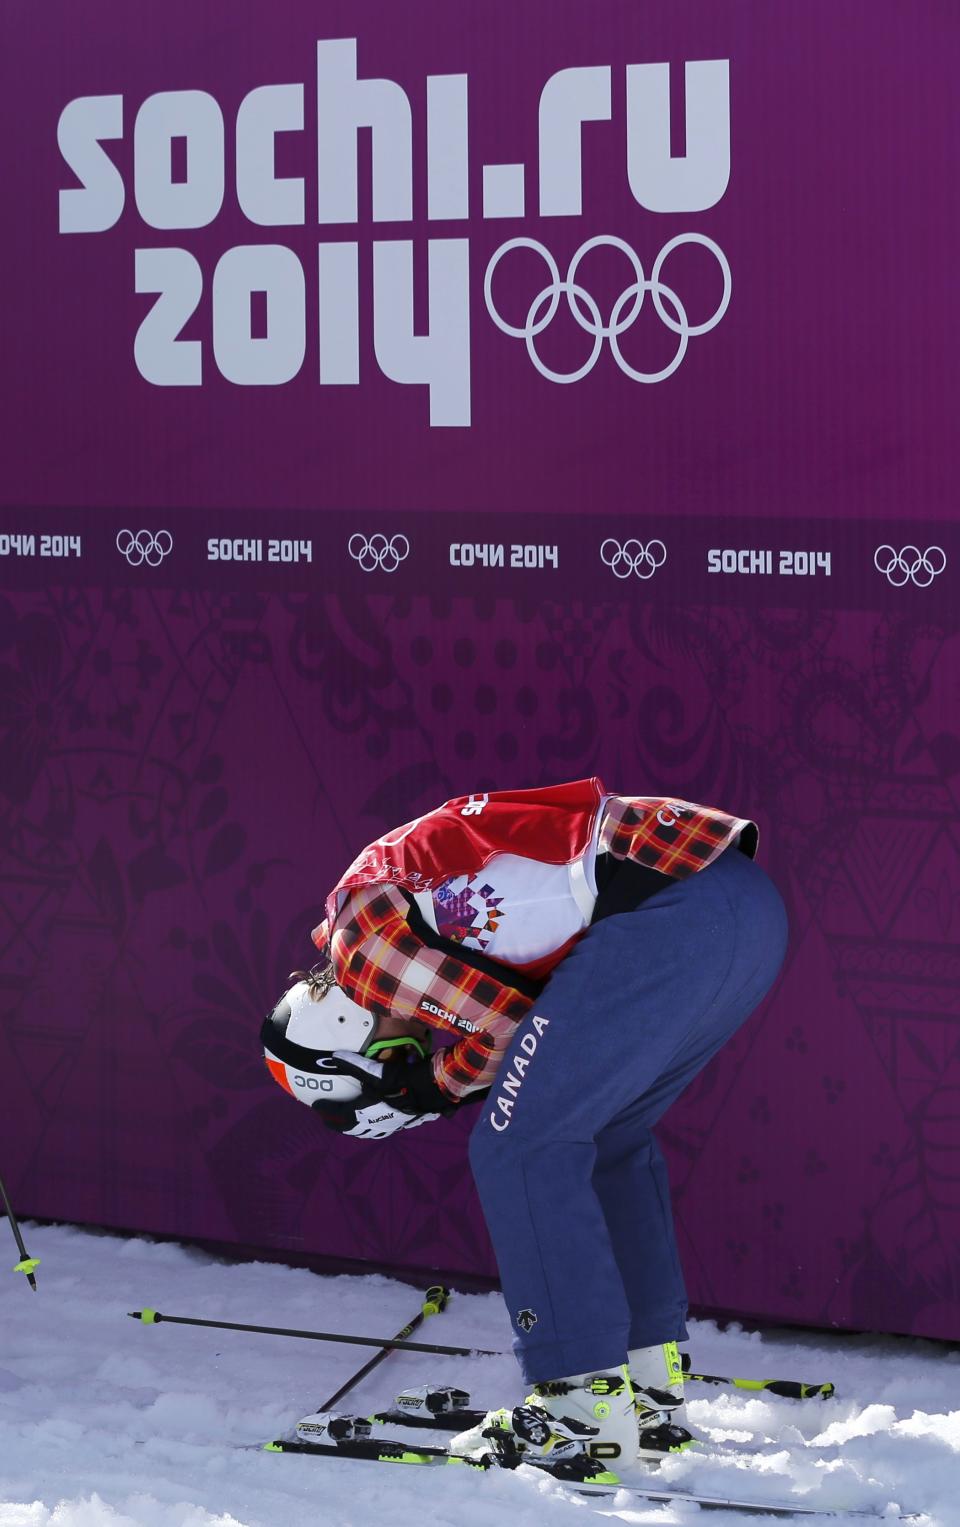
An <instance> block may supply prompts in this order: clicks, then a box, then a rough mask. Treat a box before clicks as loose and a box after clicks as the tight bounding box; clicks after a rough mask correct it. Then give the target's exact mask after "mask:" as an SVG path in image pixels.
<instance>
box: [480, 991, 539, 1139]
mask: <svg viewBox="0 0 960 1527" xmlns="http://www.w3.org/2000/svg"><path fill="white" fill-rule="evenodd" d="M531 1022H532V1023H533V1031H532V1032H529V1033H526V1034H524V1036H523V1038H522V1039H521V1041H520V1048H521V1050H522V1051H523V1052H524V1053H523V1055H515V1056H514V1058H513V1061H512V1063H511V1066H510V1070H509V1071H508V1072H507V1074H506V1076H505V1077H504V1079H503V1081H502V1082H501V1083H500V1091H499V1092H498V1093H497V1097H496V1102H495V1104H494V1109H495V1111H494V1112H493V1113H491V1115H490V1123H491V1125H492V1127H493V1128H494V1129H495V1130H496V1131H497V1134H498V1135H502V1134H503V1131H504V1130H505V1129H509V1128H510V1120H511V1118H512V1117H513V1105H514V1103H515V1102H516V1100H517V1096H518V1094H519V1092H520V1088H521V1087H522V1086H523V1078H524V1076H525V1075H526V1073H527V1067H528V1066H529V1065H530V1062H531V1061H532V1060H533V1057H534V1056H535V1055H536V1053H537V1044H538V1041H539V1040H540V1038H541V1036H542V1034H543V1031H544V1029H545V1028H547V1027H548V1025H549V1023H550V1019H549V1018H540V1017H538V1016H537V1014H536V1013H535V1014H534V1015H533V1018H532V1020H531ZM497 1114H500V1115H501V1116H502V1117H501V1118H499V1119H498V1117H497Z"/></svg>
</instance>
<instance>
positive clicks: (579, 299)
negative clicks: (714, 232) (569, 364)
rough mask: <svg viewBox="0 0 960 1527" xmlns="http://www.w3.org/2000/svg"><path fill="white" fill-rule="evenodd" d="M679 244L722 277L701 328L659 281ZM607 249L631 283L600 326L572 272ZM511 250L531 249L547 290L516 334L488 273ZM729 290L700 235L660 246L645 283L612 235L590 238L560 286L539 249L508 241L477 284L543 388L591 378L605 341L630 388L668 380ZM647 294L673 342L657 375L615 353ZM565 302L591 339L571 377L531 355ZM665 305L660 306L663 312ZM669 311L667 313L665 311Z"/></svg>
mask: <svg viewBox="0 0 960 1527" xmlns="http://www.w3.org/2000/svg"><path fill="white" fill-rule="evenodd" d="M684 244H702V245H703V247H704V249H709V251H710V253H711V254H712V255H713V256H714V258H715V259H716V261H717V263H718V265H719V266H720V271H721V274H722V276H723V295H722V296H721V298H720V302H719V304H718V306H717V309H716V311H715V312H714V313H713V314H712V315H711V317H709V318H708V319H706V320H705V322H704V323H697V324H692V323H691V322H690V320H689V318H688V317H687V311H686V308H685V307H684V305H683V303H682V302H681V300H680V297H679V296H678V294H677V293H676V292H675V291H674V290H673V288H672V287H669V286H667V285H666V283H665V282H664V281H663V280H662V273H663V267H664V265H665V264H666V262H667V259H668V258H669V256H670V255H671V254H672V253H673V251H674V250H675V249H679V248H680V247H681V246H682V245H684ZM603 246H607V247H609V248H611V249H619V250H621V251H622V253H623V254H625V255H626V257H627V259H628V261H629V262H630V266H631V269H632V272H633V278H634V279H633V280H632V281H631V282H630V284H629V286H626V287H625V288H624V289H623V291H622V292H621V293H620V296H619V297H618V298H617V300H616V302H615V303H614V304H613V308H612V310H611V313H610V317H609V319H608V320H607V322H606V323H604V321H603V317H602V314H601V312H600V309H599V307H598V306H597V303H596V302H595V300H594V298H593V297H592V296H591V295H590V293H589V292H588V291H587V289H586V288H585V287H583V286H580V285H579V284H578V282H577V272H578V270H579V269H580V262H581V261H582V260H583V258H584V256H585V255H586V254H588V253H589V252H590V250H591V249H599V248H601V247H603ZM512 249H532V250H534V251H535V252H536V253H537V254H539V255H540V256H541V258H542V259H543V261H544V263H545V264H546V267H547V271H548V272H549V276H550V284H549V286H545V287H544V288H543V290H542V291H540V292H538V293H537V295H536V296H535V297H534V299H533V301H532V302H531V303H530V306H529V308H528V309H527V316H526V321H525V323H524V325H523V327H522V328H518V327H517V326H515V325H514V324H510V323H507V321H506V319H505V318H503V317H502V316H501V314H500V313H499V312H498V310H497V307H496V304H495V303H494V300H493V273H494V271H495V270H496V268H497V266H498V265H499V263H500V261H501V260H502V259H503V257H504V255H505V254H509V253H510V251H511V250H512ZM732 287H733V278H732V276H731V274H730V266H729V264H728V263H727V257H726V255H725V254H724V252H723V250H722V249H721V248H720V247H719V245H718V244H715V243H714V242H713V240H712V239H708V238H707V237H706V235H705V234H702V233H678V234H677V236H676V238H672V239H670V240H668V242H667V243H666V244H664V246H663V248H662V249H661V251H660V253H659V254H658V255H657V258H656V259H655V261H654V262H653V269H652V271H651V272H650V278H649V280H648V279H647V277H646V275H645V274H644V269H643V266H642V264H641V263H640V259H639V257H638V255H637V254H636V252H635V251H634V250H633V249H632V248H631V247H630V245H629V244H627V243H625V241H624V240H623V239H618V238H615V237H614V236H613V235H612V234H598V235H597V237H596V238H593V239H587V241H586V243H585V244H581V246H580V248H579V249H578V250H577V252H576V254H575V255H574V256H573V258H572V260H571V261H570V264H569V265H568V266H567V273H566V275H565V276H564V278H563V280H562V281H561V279H560V268H559V266H558V265H557V262H556V260H555V259H554V258H553V255H552V254H551V253H550V251H549V249H546V248H545V247H544V245H543V244H538V243H537V241H536V239H527V238H516V239H508V240H507V242H506V243H505V244H502V245H501V246H500V248H499V249H498V250H497V251H496V252H495V254H494V255H493V257H492V258H491V260H490V263H489V265H488V266H487V273H486V276H485V277H484V282H483V296H484V300H485V302H486V304H487V312H488V313H489V314H490V317H491V318H492V319H493V321H494V323H495V324H496V326H497V328H498V329H500V330H501V332H502V333H504V334H508V335H509V336H510V338H511V339H522V340H523V341H524V343H525V344H526V347H527V354H528V355H529V357H530V359H531V361H532V362H533V364H534V366H535V367H536V369H537V370H538V371H539V373H540V375H541V376H543V377H546V379H547V381H549V382H562V383H567V382H579V381H580V379H581V377H585V376H587V375H588V373H589V372H591V371H592V370H593V368H594V366H595V365H596V363H597V359H598V357H599V355H600V351H601V350H602V349H603V342H604V340H607V341H608V342H609V345H610V349H611V351H612V353H613V358H614V360H615V361H616V363H617V365H618V366H619V367H620V370H621V371H622V372H623V373H624V375H625V376H628V377H630V378H631V379H632V380H633V381H634V382H663V381H665V380H666V378H667V377H668V376H672V375H673V373H674V372H675V371H676V369H677V367H678V366H679V365H680V363H681V361H682V360H683V358H684V356H685V355H686V353H687V345H688V344H689V343H690V340H691V339H693V338H694V337H695V336H696V335H699V334H708V333H709V332H710V330H711V329H715V328H716V326H717V324H718V323H719V322H720V320H721V318H722V317H723V315H724V313H725V312H726V311H727V308H728V306H729V303H730V293H731V290H732ZM647 292H649V293H650V296H651V297H652V299H653V306H654V308H655V310H656V313H657V316H658V318H659V319H660V321H661V322H662V323H663V324H665V325H666V327H667V328H668V329H670V330H671V332H672V333H674V334H676V335H677V336H678V344H677V352H676V354H675V355H674V357H673V359H672V360H671V361H670V362H669V363H668V364H667V365H666V366H664V367H663V368H662V370H660V371H638V370H637V369H636V368H635V367H634V366H631V365H630V363H629V362H628V361H627V360H626V359H625V358H624V356H623V353H622V352H621V349H620V336H621V334H623V333H624V331H625V330H627V329H630V328H632V327H633V325H634V323H635V322H636V320H637V319H638V318H639V316H640V312H641V309H642V308H643V304H644V301H645V299H646V295H647ZM561 297H566V299H567V307H568V309H569V311H570V314H571V316H572V317H573V318H574V320H575V321H576V323H577V324H578V325H579V326H580V328H581V329H583V330H584V332H585V333H587V334H590V335H591V336H592V337H593V349H592V350H591V352H590V354H589V355H588V357H587V359H586V360H585V361H584V363H583V365H582V366H580V367H578V368H577V370H575V371H552V370H551V369H550V367H549V366H547V365H546V364H545V363H544V362H543V361H542V360H541V358H540V356H539V354H538V353H537V347H536V338H537V335H538V334H542V333H543V331H544V329H545V328H546V327H547V325H548V324H549V323H552V321H553V319H554V317H555V316H556V313H557V309H558V308H559V306H560V298H561ZM664 304H666V306H664ZM668 308H669V309H670V310H671V311H670V312H668V311H667V309H668Z"/></svg>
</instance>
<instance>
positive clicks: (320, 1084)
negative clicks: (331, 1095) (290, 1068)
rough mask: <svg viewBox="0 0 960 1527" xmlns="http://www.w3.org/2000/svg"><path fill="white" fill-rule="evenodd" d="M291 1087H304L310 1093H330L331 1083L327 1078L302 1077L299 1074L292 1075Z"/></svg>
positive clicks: (297, 1072) (296, 1072) (331, 1089)
mask: <svg viewBox="0 0 960 1527" xmlns="http://www.w3.org/2000/svg"><path fill="white" fill-rule="evenodd" d="M293 1085H294V1086H295V1087H306V1088H307V1089H308V1090H309V1091H310V1092H332V1091H333V1082H332V1081H331V1079H330V1077H329V1076H304V1075H303V1074H302V1073H301V1072H299V1071H295V1072H294V1073H293Z"/></svg>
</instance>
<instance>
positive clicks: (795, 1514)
mask: <svg viewBox="0 0 960 1527" xmlns="http://www.w3.org/2000/svg"><path fill="white" fill-rule="evenodd" d="M344 1419H345V1420H350V1419H356V1418H344ZM264 1451H265V1452H268V1453H298V1454H301V1455H304V1456H307V1457H311V1458H339V1459H342V1460H347V1459H354V1460H363V1461H364V1462H367V1463H391V1464H407V1465H412V1466H423V1467H433V1468H436V1467H444V1466H450V1465H453V1466H456V1467H461V1468H471V1469H476V1470H478V1471H480V1472H481V1473H482V1472H485V1471H486V1470H488V1469H492V1468H503V1469H509V1470H512V1469H515V1468H518V1467H520V1466H521V1464H523V1465H524V1466H527V1467H530V1468H539V1469H540V1470H541V1472H542V1473H545V1474H549V1475H550V1477H551V1478H552V1479H554V1480H555V1481H556V1482H557V1483H558V1484H559V1485H561V1486H562V1487H563V1488H564V1489H566V1490H570V1491H572V1492H574V1493H575V1494H577V1495H583V1496H598V1497H601V1498H609V1497H612V1496H614V1495H617V1494H618V1493H620V1492H625V1493H626V1494H627V1495H628V1496H630V1497H632V1499H634V1500H637V1501H649V1502H651V1503H653V1504H658V1505H670V1504H678V1503H681V1504H687V1505H696V1506H699V1507H700V1508H701V1510H704V1511H739V1512H742V1513H743V1514H744V1515H752V1516H772V1517H778V1518H781V1519H799V1518H808V1519H814V1518H819V1519H820V1520H834V1521H836V1520H842V1521H879V1520H881V1515H880V1513H879V1512H878V1511H869V1510H860V1509H857V1508H855V1507H849V1506H837V1507H832V1508H831V1507H829V1506H804V1505H802V1504H801V1503H800V1502H793V1501H758V1500H743V1499H741V1498H740V1497H738V1496H733V1495H731V1496H718V1495H704V1494H701V1493H700V1492H699V1491H695V1490H679V1489H662V1490H656V1489H653V1488H652V1487H650V1486H648V1485H634V1484H623V1483H621V1482H620V1480H619V1479H618V1478H617V1476H616V1475H609V1474H606V1473H605V1472H604V1473H600V1474H599V1475H597V1476H596V1477H594V1478H592V1479H591V1478H581V1479H577V1478H570V1477H569V1476H568V1477H566V1478H565V1477H564V1476H563V1473H561V1472H559V1471H558V1470H556V1469H553V1468H547V1467H546V1466H544V1465H543V1464H538V1463H537V1462H536V1461H532V1460H530V1459H526V1458H524V1459H522V1460H519V1459H518V1460H511V1459H500V1458H497V1457H495V1456H494V1455H493V1454H492V1453H481V1454H480V1455H479V1456H477V1457H474V1456H470V1455H468V1454H465V1453H453V1452H451V1451H450V1449H449V1448H444V1447H417V1448H413V1447H408V1446H407V1445H406V1444H405V1443H403V1442H395V1441H391V1440H389V1439H387V1438H383V1439H378V1438H372V1437H353V1438H350V1437H344V1438H343V1439H342V1440H340V1441H338V1442H331V1443H321V1442H304V1441H292V1440H286V1439H284V1438H279V1439H277V1440H276V1441H274V1442H268V1443H267V1444H266V1446H265V1448H264ZM882 1519H883V1520H884V1521H891V1520H893V1521H901V1522H904V1521H911V1520H913V1518H912V1517H911V1516H899V1517H893V1518H891V1517H888V1516H885V1517H883V1518H882Z"/></svg>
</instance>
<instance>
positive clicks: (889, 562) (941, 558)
mask: <svg viewBox="0 0 960 1527" xmlns="http://www.w3.org/2000/svg"><path fill="white" fill-rule="evenodd" d="M873 565H874V567H875V568H876V569H877V572H878V573H883V575H884V577H885V578H886V580H887V582H888V583H890V584H892V585H893V587H894V588H895V589H902V588H903V586H904V584H905V583H913V584H915V585H916V587H917V588H918V589H927V588H929V587H930V585H931V583H932V582H933V580H934V578H936V577H938V576H939V574H940V573H942V572H943V570H944V568H945V567H946V565H947V554H946V552H945V551H944V550H943V549H942V548H941V547H939V546H928V547H927V549H926V551H921V550H920V548H919V547H917V546H905V547H904V548H903V550H902V551H897V550H895V548H894V547H892V546H878V547H877V549H876V551H875V552H874V554H873Z"/></svg>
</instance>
